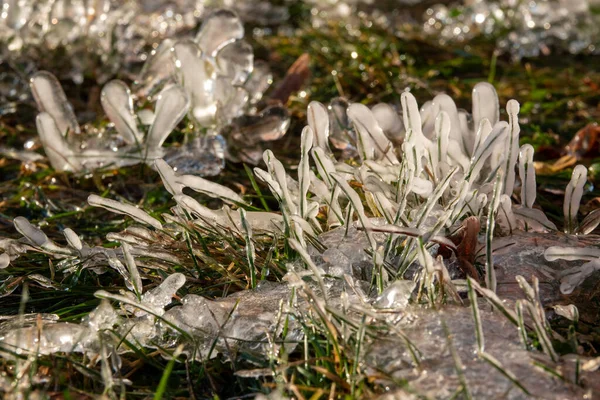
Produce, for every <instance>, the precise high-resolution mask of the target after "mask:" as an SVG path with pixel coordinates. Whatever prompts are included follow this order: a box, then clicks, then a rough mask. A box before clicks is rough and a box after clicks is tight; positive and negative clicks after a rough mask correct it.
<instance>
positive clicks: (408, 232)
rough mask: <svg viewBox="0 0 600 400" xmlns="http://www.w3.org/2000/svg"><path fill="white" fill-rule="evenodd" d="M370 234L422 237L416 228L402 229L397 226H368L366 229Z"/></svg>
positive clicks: (421, 233)
mask: <svg viewBox="0 0 600 400" xmlns="http://www.w3.org/2000/svg"><path fill="white" fill-rule="evenodd" d="M366 229H368V230H369V231H372V232H384V233H393V234H395V235H402V236H411V237H419V236H422V235H423V231H421V230H420V229H417V228H409V227H403V226H399V225H381V226H373V225H372V226H370V227H368V228H366Z"/></svg>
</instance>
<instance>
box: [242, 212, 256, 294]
mask: <svg viewBox="0 0 600 400" xmlns="http://www.w3.org/2000/svg"><path fill="white" fill-rule="evenodd" d="M240 221H241V223H242V230H243V231H244V240H245V241H246V258H247V259H248V267H249V268H250V287H251V288H252V289H254V288H256V266H255V260H256V252H255V249H254V243H252V228H251V227H250V224H248V220H247V219H246V211H245V210H244V209H243V208H240Z"/></svg>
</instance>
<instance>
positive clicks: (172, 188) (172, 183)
mask: <svg viewBox="0 0 600 400" xmlns="http://www.w3.org/2000/svg"><path fill="white" fill-rule="evenodd" d="M154 167H155V168H156V170H157V171H158V174H159V175H160V178H161V180H162V183H163V185H164V187H165V189H167V191H168V192H169V193H171V194H172V195H173V196H176V195H178V194H181V193H182V191H183V188H184V185H182V184H181V183H179V182H177V173H176V172H175V171H174V170H173V168H171V166H170V165H169V164H167V163H166V162H165V161H164V160H163V159H162V158H159V159H156V160H154Z"/></svg>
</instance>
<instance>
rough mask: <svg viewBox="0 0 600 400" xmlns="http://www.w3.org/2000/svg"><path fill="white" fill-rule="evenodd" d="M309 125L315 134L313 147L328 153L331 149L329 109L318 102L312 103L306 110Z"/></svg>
mask: <svg viewBox="0 0 600 400" xmlns="http://www.w3.org/2000/svg"><path fill="white" fill-rule="evenodd" d="M306 119H307V121H308V125H309V126H310V127H311V128H312V131H313V132H314V134H315V137H314V139H315V140H314V142H313V147H319V148H321V149H322V150H323V151H325V152H327V153H331V150H330V149H329V113H328V112H327V108H326V107H325V106H324V105H323V104H321V103H319V102H318V101H311V102H310V103H309V104H308V108H307V110H306Z"/></svg>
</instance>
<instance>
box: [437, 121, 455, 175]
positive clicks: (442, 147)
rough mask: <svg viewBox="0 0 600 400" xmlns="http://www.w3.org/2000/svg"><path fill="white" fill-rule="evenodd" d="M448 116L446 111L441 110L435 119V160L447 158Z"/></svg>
mask: <svg viewBox="0 0 600 400" xmlns="http://www.w3.org/2000/svg"><path fill="white" fill-rule="evenodd" d="M451 129H452V126H451V124H450V116H449V115H448V113H447V112H446V111H441V112H440V113H439V114H438V116H437V117H436V119H435V133H436V138H437V140H436V150H437V151H436V153H437V157H436V158H437V162H438V163H440V162H446V160H447V159H448V141H449V137H450V130H451Z"/></svg>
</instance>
